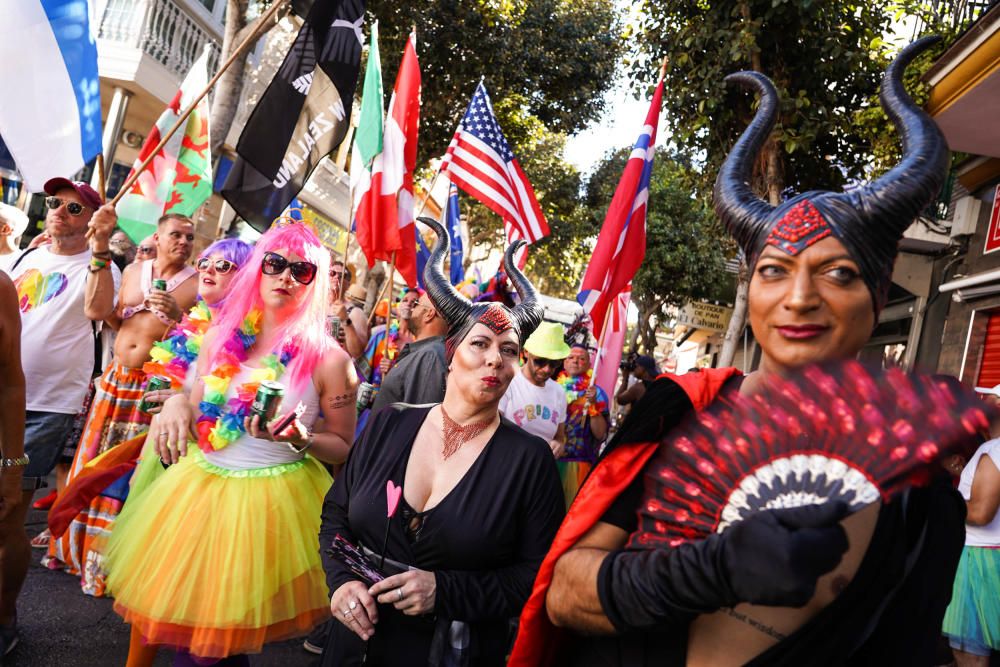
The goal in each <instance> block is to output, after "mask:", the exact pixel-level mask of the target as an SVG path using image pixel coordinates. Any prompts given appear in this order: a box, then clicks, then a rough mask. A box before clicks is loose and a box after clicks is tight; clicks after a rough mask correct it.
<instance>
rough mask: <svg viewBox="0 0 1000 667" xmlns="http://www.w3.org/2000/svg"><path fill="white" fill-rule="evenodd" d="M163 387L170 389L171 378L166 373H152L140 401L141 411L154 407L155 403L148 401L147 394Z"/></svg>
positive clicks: (147, 410)
mask: <svg viewBox="0 0 1000 667" xmlns="http://www.w3.org/2000/svg"><path fill="white" fill-rule="evenodd" d="M161 389H170V378H168V377H167V376H165V375H150V376H149V379H148V380H147V381H146V391H145V392H144V393H143V397H142V400H141V401H139V410H140V411H141V412H149V409H150V408H151V407H153V405H151V404H150V403H148V402H147V401H146V396H145V394H148V393H149V392H152V391H160V390H161Z"/></svg>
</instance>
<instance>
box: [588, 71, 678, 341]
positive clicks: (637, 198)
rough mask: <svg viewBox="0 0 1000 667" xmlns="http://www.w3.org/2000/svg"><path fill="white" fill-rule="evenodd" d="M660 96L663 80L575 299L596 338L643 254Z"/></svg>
mask: <svg viewBox="0 0 1000 667" xmlns="http://www.w3.org/2000/svg"><path fill="white" fill-rule="evenodd" d="M662 98H663V79H662V78H661V79H660V82H659V83H658V84H657V85H656V91H655V92H654V93H653V100H652V101H651V102H650V104H649V113H648V114H646V124H645V125H643V128H642V132H641V133H640V134H639V139H638V140H637V141H636V142H635V146H634V147H633V148H632V154H631V155H630V156H629V159H628V163H627V164H626V165H625V171H623V172H622V177H621V180H619V181H618V189H617V190H615V196H614V197H613V198H612V199H611V205H610V206H608V213H607V215H606V216H605V217H604V225H603V226H602V227H601V233H600V235H599V236H598V237H597V245H596V246H595V247H594V254H593V256H592V257H591V259H590V263H589V264H588V265H587V272H586V273H585V274H584V275H583V282H582V283H581V284H580V293H579V294H578V295H577V297H576V300H577V301H579V302H580V304H581V305H582V306H583V309H584V310H585V311H587V313H588V314H589V315H590V319H591V321H592V322H593V323H594V335H595V336H597V337H598V339H599V338H600V335H601V331H602V330H603V328H604V321H605V316H606V315H607V311H608V305H609V304H610V303H611V300H612V299H614V298H615V297H616V296H617V295H618V294H619V293H620V292H622V291H623V290H624V289H625V288H626V287H627V286H628V285H630V284H631V282H632V278H633V277H635V272H636V271H638V270H639V266H640V265H641V264H642V260H643V258H644V257H645V256H646V204H647V202H648V200H649V178H650V175H651V174H652V172H653V144H654V143H655V141H656V125H657V121H658V120H659V117H660V101H661V99H662Z"/></svg>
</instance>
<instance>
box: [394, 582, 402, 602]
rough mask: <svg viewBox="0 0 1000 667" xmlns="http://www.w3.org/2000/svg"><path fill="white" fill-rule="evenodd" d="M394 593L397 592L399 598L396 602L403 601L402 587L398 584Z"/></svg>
mask: <svg viewBox="0 0 1000 667" xmlns="http://www.w3.org/2000/svg"><path fill="white" fill-rule="evenodd" d="M396 593H398V594H399V600H397V602H402V601H403V587H402V586H400V587H399V588H397V589H396Z"/></svg>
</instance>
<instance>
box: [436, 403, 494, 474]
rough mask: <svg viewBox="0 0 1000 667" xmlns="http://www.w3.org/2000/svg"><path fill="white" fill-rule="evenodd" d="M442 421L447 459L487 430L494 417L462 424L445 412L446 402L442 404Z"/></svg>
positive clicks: (444, 452) (445, 456)
mask: <svg viewBox="0 0 1000 667" xmlns="http://www.w3.org/2000/svg"><path fill="white" fill-rule="evenodd" d="M441 423H442V424H443V426H444V428H443V430H444V451H443V454H444V458H445V460H447V459H448V458H450V457H451V456H452V455H453V454H454V453H455V452H457V451H458V448H459V447H461V446H462V445H464V444H465V443H467V442H468V441H469V440H472V439H473V438H475V437H476V436H477V435H479V434H480V433H482V432H483V431H485V430H486V429H488V428H489V427H490V425H491V424H492V423H493V417H490V418H489V419H487V420H486V421H482V422H476V423H475V424H466V425H465V426H462V425H461V424H459V423H458V422H457V421H455V420H454V419H452V418H451V417H449V416H448V413H447V412H445V409H444V404H443V403H442V404H441Z"/></svg>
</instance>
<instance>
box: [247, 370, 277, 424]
mask: <svg viewBox="0 0 1000 667" xmlns="http://www.w3.org/2000/svg"><path fill="white" fill-rule="evenodd" d="M284 395H285V385H283V384H281V383H280V382H273V381H271V380H264V381H263V382H261V383H260V386H259V387H257V395H256V396H254V397H253V404H252V405H251V406H250V414H251V415H257V416H258V417H260V420H261V421H262V422H264V423H267V422H269V421H271V420H272V419H274V415H275V413H276V412H277V411H278V403H280V402H281V398H282V397H283V396H284Z"/></svg>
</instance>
